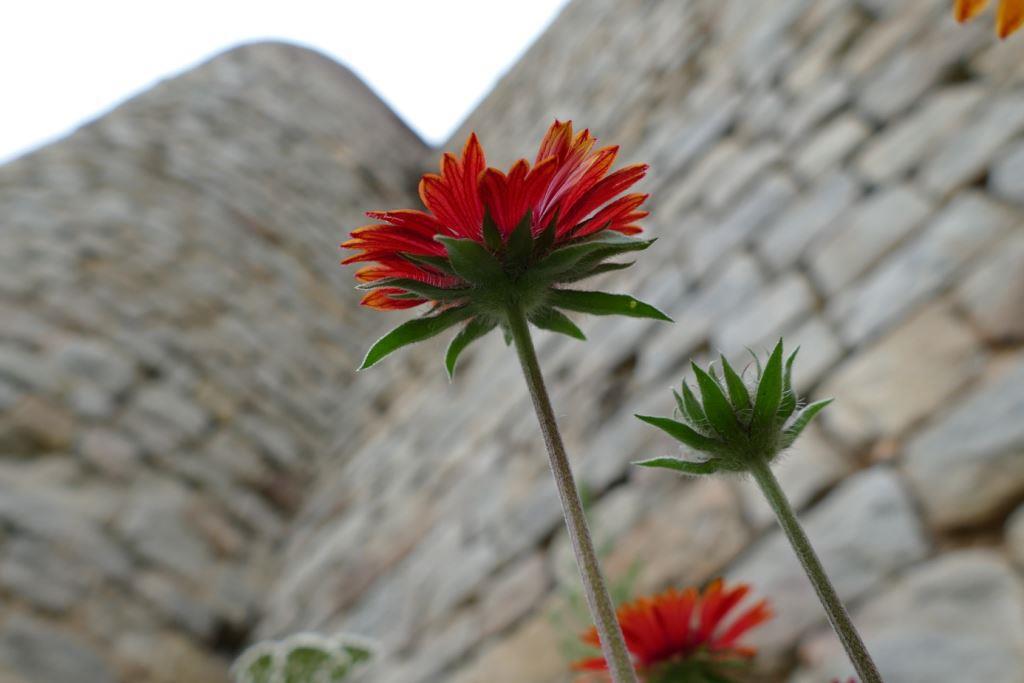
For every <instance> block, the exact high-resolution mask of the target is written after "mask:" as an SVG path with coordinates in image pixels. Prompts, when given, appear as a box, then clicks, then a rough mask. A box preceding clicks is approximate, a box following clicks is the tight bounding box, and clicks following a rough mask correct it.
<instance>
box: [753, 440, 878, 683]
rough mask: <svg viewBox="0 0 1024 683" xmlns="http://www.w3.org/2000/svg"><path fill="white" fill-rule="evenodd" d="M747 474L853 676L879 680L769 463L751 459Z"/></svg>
mask: <svg viewBox="0 0 1024 683" xmlns="http://www.w3.org/2000/svg"><path fill="white" fill-rule="evenodd" d="M750 473H751V474H752V475H753V476H754V480H755V481H757V484H758V486H760V487H761V491H763V492H764V495H765V498H767V499H768V503H769V504H770V505H771V506H772V510H774V511H775V516H776V518H778V520H779V526H781V527H782V530H783V531H784V532H785V534H786V538H788V539H789V543H790V545H792V546H793V551H794V552H795V553H796V556H797V558H798V559H799V560H800V564H802V565H803V568H804V571H805V572H806V573H807V578H808V579H810V581H811V584H812V585H813V586H814V592H815V593H817V594H818V599H819V600H820V601H821V605H822V607H824V608H825V614H827V615H828V621H829V623H830V624H832V628H833V630H835V632H836V635H837V636H839V641H840V642H841V643H842V644H843V647H844V648H845V649H846V655H847V656H848V657H849V658H850V662H852V663H853V668H854V669H856V671H857V675H858V676H860V680H861V683H882V676H881V675H880V674H879V673H878V667H876V666H875V663H874V661H872V659H871V655H870V654H869V653H868V649H867V647H865V645H864V641H863V639H861V637H860V634H859V633H857V629H856V627H854V625H853V621H851V620H850V615H849V614H848V613H847V611H846V607H844V606H843V603H842V601H841V600H840V599H839V595H838V594H837V593H836V589H835V587H833V585H832V582H831V581H830V580H829V578H828V574H826V573H825V568H824V567H823V566H822V565H821V560H819V559H818V555H817V553H815V552H814V548H813V547H812V546H811V541H810V539H809V538H807V534H805V533H804V530H803V527H801V526H800V522H799V521H798V520H797V517H796V513H795V512H793V507H792V506H791V505H790V504H789V500H788V499H787V498H786V494H785V493H783V491H782V487H781V486H779V480H778V479H776V478H775V475H774V474H773V473H772V469H771V466H770V465H769V464H768V462H767V461H766V460H763V459H760V458H755V459H753V464H752V466H751V468H750Z"/></svg>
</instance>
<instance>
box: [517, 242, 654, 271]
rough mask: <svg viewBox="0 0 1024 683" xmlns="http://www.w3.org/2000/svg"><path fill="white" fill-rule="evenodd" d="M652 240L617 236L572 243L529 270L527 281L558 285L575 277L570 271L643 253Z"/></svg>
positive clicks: (560, 248) (589, 268)
mask: <svg viewBox="0 0 1024 683" xmlns="http://www.w3.org/2000/svg"><path fill="white" fill-rule="evenodd" d="M653 243H654V240H638V239H634V238H632V237H626V236H624V235H618V234H601V235H599V236H597V237H593V238H587V239H584V240H580V241H578V242H572V243H570V244H568V245H566V246H562V247H559V248H557V249H555V250H554V251H552V252H551V253H550V254H548V255H547V257H545V258H543V259H542V260H541V261H540V262H538V263H537V264H535V265H534V266H533V267H532V268H531V269H530V274H531V277H535V278H537V279H550V280H555V281H558V280H560V279H561V278H562V277H572V276H575V275H577V273H576V272H574V271H580V272H587V271H589V270H592V269H593V267H594V266H596V265H597V264H598V263H600V262H601V261H604V260H606V259H609V258H612V257H613V256H618V255H619V254H624V253H626V252H630V251H643V250H644V249H646V248H647V247H649V246H651V245H652V244H653Z"/></svg>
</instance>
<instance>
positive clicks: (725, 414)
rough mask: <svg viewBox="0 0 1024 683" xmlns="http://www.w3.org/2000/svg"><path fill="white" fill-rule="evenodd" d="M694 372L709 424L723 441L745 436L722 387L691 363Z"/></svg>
mask: <svg viewBox="0 0 1024 683" xmlns="http://www.w3.org/2000/svg"><path fill="white" fill-rule="evenodd" d="M690 365H691V366H692V367H693V372H694V374H695V375H696V376H697V385H698V386H699V387H700V396H701V398H702V399H703V403H704V414H705V415H707V416H708V422H710V423H711V426H712V427H714V428H715V431H716V432H718V433H719V434H720V435H721V436H722V438H723V439H726V440H733V439H738V438H740V437H741V436H742V435H743V432H742V427H741V426H740V423H739V420H737V419H736V413H735V412H734V411H733V409H732V405H730V403H729V399H727V398H726V397H725V393H724V392H723V391H722V387H721V386H719V384H718V382H717V381H716V380H715V378H714V377H712V376H711V375H709V374H708V373H706V372H704V371H703V370H701V368H700V366H698V365H697V364H696V363H690Z"/></svg>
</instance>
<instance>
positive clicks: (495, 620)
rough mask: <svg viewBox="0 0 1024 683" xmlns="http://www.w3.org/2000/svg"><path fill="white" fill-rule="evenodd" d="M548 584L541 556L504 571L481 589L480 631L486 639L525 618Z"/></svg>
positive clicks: (535, 556)
mask: <svg viewBox="0 0 1024 683" xmlns="http://www.w3.org/2000/svg"><path fill="white" fill-rule="evenodd" d="M550 584H551V577H550V575H549V573H548V568H547V562H546V561H545V557H544V556H543V555H541V554H537V555H530V556H528V557H526V558H524V559H523V560H519V561H517V562H516V563H515V564H513V565H511V566H510V567H508V568H506V569H505V570H504V571H502V572H501V573H500V574H499V575H498V576H497V577H495V579H494V581H493V583H491V584H490V585H489V586H488V587H486V588H484V589H483V590H482V591H481V592H482V594H483V601H482V604H481V609H480V613H481V619H482V623H481V625H480V627H481V628H482V629H483V635H484V636H485V637H486V636H488V635H491V634H493V633H495V632H497V631H500V630H501V629H503V628H506V627H507V626H508V625H510V624H511V623H513V622H514V621H516V620H517V619H519V618H521V617H523V616H525V615H526V614H528V613H529V612H530V611H531V610H532V609H534V607H536V605H537V603H538V602H540V600H541V598H543V597H544V594H545V593H546V592H547V590H548V588H549V587H550Z"/></svg>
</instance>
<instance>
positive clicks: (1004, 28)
mask: <svg viewBox="0 0 1024 683" xmlns="http://www.w3.org/2000/svg"><path fill="white" fill-rule="evenodd" d="M988 5H989V0H955V2H954V3H953V17H954V18H955V19H956V20H957V21H959V22H961V23H963V22H967V21H970V20H971V19H973V18H974V17H976V16H978V15H979V14H980V13H981V11H982V10H984V9H985V8H986V7H988ZM1021 26H1024V0H1000V2H999V9H998V10H997V12H996V35H998V36H999V37H1000V38H1001V39H1002V38H1007V37H1009V36H1010V35H1012V34H1013V33H1014V32H1016V31H1017V29H1019V28H1020V27H1021Z"/></svg>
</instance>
